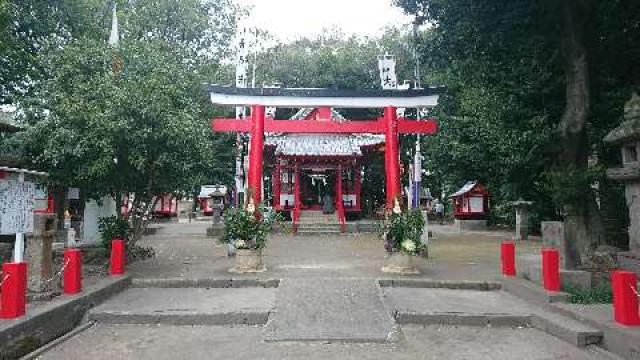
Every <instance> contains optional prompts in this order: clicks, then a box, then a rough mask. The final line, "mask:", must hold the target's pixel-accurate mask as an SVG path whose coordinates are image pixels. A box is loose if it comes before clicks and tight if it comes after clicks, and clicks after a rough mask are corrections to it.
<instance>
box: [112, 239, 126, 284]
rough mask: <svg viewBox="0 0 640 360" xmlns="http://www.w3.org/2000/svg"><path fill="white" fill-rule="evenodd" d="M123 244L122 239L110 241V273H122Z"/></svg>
mask: <svg viewBox="0 0 640 360" xmlns="http://www.w3.org/2000/svg"><path fill="white" fill-rule="evenodd" d="M124 256H125V244H124V240H122V239H114V240H112V241H111V271H110V273H111V275H123V274H124V259H125V257H124Z"/></svg>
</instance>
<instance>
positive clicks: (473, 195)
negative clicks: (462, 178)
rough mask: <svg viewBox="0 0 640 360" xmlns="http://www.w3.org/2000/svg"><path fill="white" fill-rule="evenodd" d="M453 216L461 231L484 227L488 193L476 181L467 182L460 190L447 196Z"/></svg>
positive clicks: (487, 211) (487, 210) (487, 208)
mask: <svg viewBox="0 0 640 360" xmlns="http://www.w3.org/2000/svg"><path fill="white" fill-rule="evenodd" d="M449 198H450V199H452V204H453V216H454V217H455V219H456V224H457V225H458V226H459V227H460V228H461V229H469V230H471V229H474V228H484V227H486V225H487V223H486V216H487V214H488V213H489V192H488V191H487V188H486V187H485V186H484V185H482V184H480V183H479V182H478V181H469V182H467V183H466V184H464V186H463V187H462V188H460V190H458V191H456V192H455V193H453V194H451V195H449Z"/></svg>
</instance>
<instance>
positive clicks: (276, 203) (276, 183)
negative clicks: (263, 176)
mask: <svg viewBox="0 0 640 360" xmlns="http://www.w3.org/2000/svg"><path fill="white" fill-rule="evenodd" d="M281 171H282V169H281V166H280V159H278V158H276V166H275V169H274V170H273V175H271V177H272V181H273V207H274V208H276V209H278V208H279V207H280V178H281V176H282V175H280V173H281Z"/></svg>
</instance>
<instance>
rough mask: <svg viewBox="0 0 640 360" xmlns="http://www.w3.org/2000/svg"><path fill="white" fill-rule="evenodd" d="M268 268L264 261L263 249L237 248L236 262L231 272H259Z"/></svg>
mask: <svg viewBox="0 0 640 360" xmlns="http://www.w3.org/2000/svg"><path fill="white" fill-rule="evenodd" d="M265 271H267V268H266V267H265V266H264V263H263V262H262V250H246V249H238V250H236V263H235V265H234V267H233V268H231V269H229V272H233V273H258V272H265Z"/></svg>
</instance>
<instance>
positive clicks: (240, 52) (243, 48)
mask: <svg viewBox="0 0 640 360" xmlns="http://www.w3.org/2000/svg"><path fill="white" fill-rule="evenodd" d="M247 41H248V36H247V29H246V28H244V29H242V30H240V32H239V33H238V48H237V52H236V87H237V88H246V87H247V83H248V79H247V73H248V70H249V44H248V43H247ZM245 115H246V112H245V108H244V107H241V106H238V107H236V119H244V118H245Z"/></svg>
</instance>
